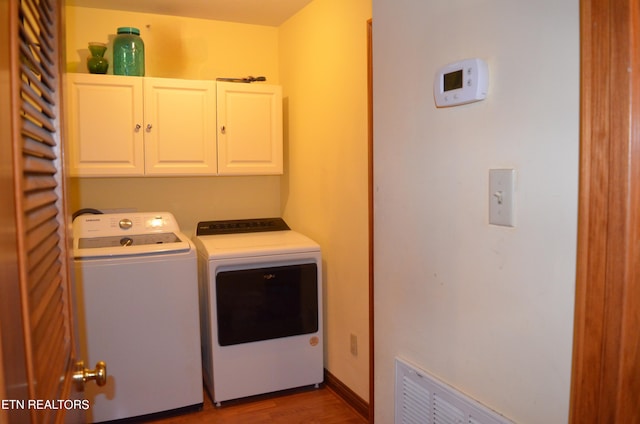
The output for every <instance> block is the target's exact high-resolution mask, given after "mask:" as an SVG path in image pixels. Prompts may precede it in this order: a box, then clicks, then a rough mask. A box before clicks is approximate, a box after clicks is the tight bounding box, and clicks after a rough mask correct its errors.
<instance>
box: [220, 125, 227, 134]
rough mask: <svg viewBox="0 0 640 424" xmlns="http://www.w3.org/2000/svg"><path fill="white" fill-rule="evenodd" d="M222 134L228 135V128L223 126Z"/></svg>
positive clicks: (221, 128)
mask: <svg viewBox="0 0 640 424" xmlns="http://www.w3.org/2000/svg"><path fill="white" fill-rule="evenodd" d="M220 132H221V133H222V134H226V133H227V128H226V127H225V126H224V125H223V126H222V127H220Z"/></svg>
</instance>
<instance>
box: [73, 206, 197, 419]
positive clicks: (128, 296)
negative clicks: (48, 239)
mask: <svg viewBox="0 0 640 424" xmlns="http://www.w3.org/2000/svg"><path fill="white" fill-rule="evenodd" d="M73 235H74V256H75V260H74V263H75V276H76V287H77V295H76V302H77V310H78V320H79V330H80V331H79V332H80V346H81V350H82V354H83V358H85V361H86V363H88V364H91V365H93V364H95V363H96V362H98V361H105V362H106V364H107V374H108V378H107V383H106V385H105V386H102V387H98V386H97V385H95V384H88V385H87V386H86V389H85V397H86V398H87V399H88V400H89V401H90V404H91V407H90V410H89V411H88V412H89V414H88V417H89V418H90V419H91V421H92V422H102V421H109V420H118V419H123V418H131V417H138V416H143V415H148V414H153V413H159V412H164V411H170V410H177V409H182V408H184V409H185V410H186V409H191V408H198V407H201V406H202V401H203V395H202V368H201V357H200V324H199V316H198V288H197V287H198V283H197V278H198V277H197V259H196V251H195V248H194V247H193V244H192V243H191V242H190V240H189V239H188V238H187V237H186V236H185V235H184V234H182V233H181V232H180V229H179V227H178V225H177V223H176V220H175V218H174V217H173V215H171V214H170V213H168V212H159V213H123V214H101V215H81V216H79V217H77V218H76V219H75V220H74V222H73Z"/></svg>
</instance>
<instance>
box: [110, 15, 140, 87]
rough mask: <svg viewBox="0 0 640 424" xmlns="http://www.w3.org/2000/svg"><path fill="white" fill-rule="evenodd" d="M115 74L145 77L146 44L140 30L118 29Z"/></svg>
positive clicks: (114, 48) (115, 48)
mask: <svg viewBox="0 0 640 424" xmlns="http://www.w3.org/2000/svg"><path fill="white" fill-rule="evenodd" d="M113 74H114V75H130V76H138V77H143V76H144V42H143V41H142V38H140V30H139V29H138V28H133V27H120V28H118V35H116V38H115V39H114V40H113Z"/></svg>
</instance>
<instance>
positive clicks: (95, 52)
mask: <svg viewBox="0 0 640 424" xmlns="http://www.w3.org/2000/svg"><path fill="white" fill-rule="evenodd" d="M105 51H107V45H106V44H105V43H98V42H91V43H89V52H91V56H89V57H87V69H88V70H89V72H90V73H92V74H106V73H107V69H109V62H108V61H107V59H105V58H104V52H105Z"/></svg>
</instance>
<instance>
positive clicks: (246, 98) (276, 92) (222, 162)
mask: <svg viewBox="0 0 640 424" xmlns="http://www.w3.org/2000/svg"><path fill="white" fill-rule="evenodd" d="M217 109H218V115H217V118H218V120H217V126H218V129H217V131H218V174H219V175H272V174H282V172H283V167H282V88H281V87H280V86H276V85H269V84H253V83H252V84H245V83H233V82H220V81H218V82H217Z"/></svg>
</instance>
